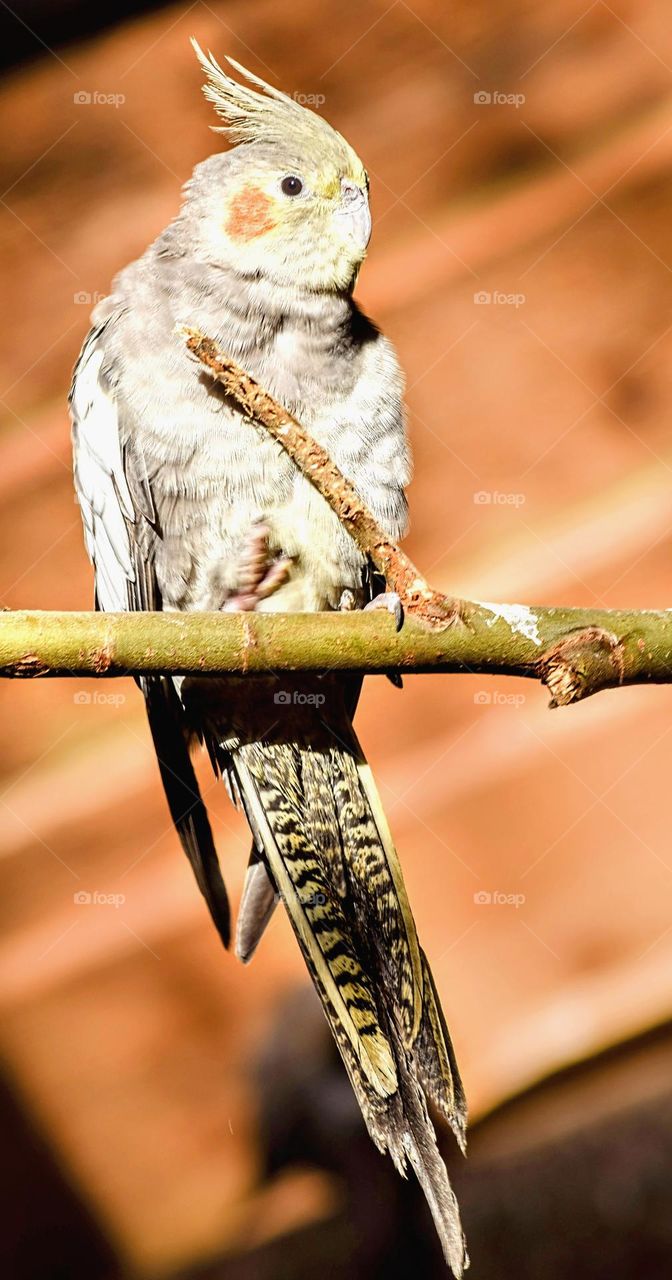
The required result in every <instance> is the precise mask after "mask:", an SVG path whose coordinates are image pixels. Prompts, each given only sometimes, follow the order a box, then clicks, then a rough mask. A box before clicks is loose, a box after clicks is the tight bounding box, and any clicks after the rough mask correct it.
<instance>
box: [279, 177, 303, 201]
mask: <svg viewBox="0 0 672 1280" xmlns="http://www.w3.org/2000/svg"><path fill="white" fill-rule="evenodd" d="M280 190H281V191H282V192H283V193H284V194H285V195H286V196H298V195H300V194H301V192H302V191H303V183H302V181H301V179H300V178H297V177H296V175H295V174H293V173H290V174H289V176H288V177H287V178H283V179H282V182H281V183H280Z"/></svg>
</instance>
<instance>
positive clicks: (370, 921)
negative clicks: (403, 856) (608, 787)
mask: <svg viewBox="0 0 672 1280" xmlns="http://www.w3.org/2000/svg"><path fill="white" fill-rule="evenodd" d="M347 737H348V743H347V745H346V743H345V742H344V743H343V745H340V744H339V745H336V746H335V745H333V744H334V738H333V736H331V735H328V736H325V740H324V741H321V742H320V743H319V744H318V743H316V742H315V741H313V742H312V743H306V744H305V745H298V744H295V743H288V742H264V743H260V742H249V741H248V742H245V743H240V742H239V743H238V744H237V745H236V746H235V748H234V749H233V752H232V767H233V771H234V772H235V775H236V778H237V782H238V786H239V790H240V793H241V798H242V801H243V805H244V807H245V811H246V813H247V816H248V820H249V822H250V825H251V827H252V829H253V832H254V835H255V839H256V842H257V846H258V848H259V849H263V856H264V858H265V860H266V863H267V864H268V869H269V872H270V876H271V877H272V880H273V882H274V884H275V885H276V886H277V889H278V892H279V893H280V895H281V896H282V898H283V900H284V903H285V906H286V908H287V911H288V914H289V918H290V921H291V923H292V926H293V928H294V931H295V933H296V936H297V939H298V941H299V945H300V947H301V950H302V952H303V955H304V958H305V961H306V964H307V967H308V969H309V972H310V974H311V977H312V979H313V982H314V984H315V986H316V988H317V991H318V994H319V996H320V999H321V1002H322V1006H323V1009H324V1012H325V1014H326V1017H327V1020H328V1022H329V1024H330V1026H331V1030H332V1033H333V1035H334V1038H335V1040H336V1043H337V1045H338V1048H339V1051H340V1053H341V1057H342V1058H343V1062H344V1064H345V1067H346V1070H347V1072H348V1075H349V1077H350V1080H351V1082H352V1086H353V1089H354V1091H355V1095H356V1097H357V1100H358V1102H359V1105H360V1108H361V1111H362V1114H363V1117H364V1120H365V1122H366V1125H367V1128H368V1130H369V1133H370V1134H371V1137H372V1138H373V1140H374V1142H375V1143H376V1145H377V1146H378V1148H379V1149H380V1150H381V1151H388V1152H389V1154H390V1155H391V1157H392V1159H393V1161H394V1163H395V1165H396V1167H397V1169H398V1170H399V1172H400V1173H402V1174H404V1175H405V1173H406V1169H407V1165H408V1163H410V1164H411V1166H412V1168H413V1170H414V1172H415V1174H416V1176H417V1178H418V1181H419V1182H420V1184H421V1186H422V1189H423V1191H424V1194H425V1197H426V1199H427V1202H428V1205H429V1208H430V1210H431V1213H432V1216H433V1218H434V1222H435V1225H436V1228H437V1231H438V1234H439V1237H440V1240H441V1243H442V1246H443V1251H444V1255H445V1257H446V1261H447V1262H448V1264H449V1265H450V1267H451V1268H452V1270H453V1273H454V1275H455V1276H456V1277H460V1276H462V1273H463V1271H464V1269H465V1268H466V1267H467V1266H468V1257H467V1254H466V1249H465V1243H464V1236H463V1233H462V1228H461V1225H460V1216H459V1210H458V1206H457V1201H456V1199H455V1195H454V1193H453V1191H452V1188H451V1186H450V1182H449V1180H448V1174H447V1172H446V1168H445V1165H444V1163H443V1160H442V1158H441V1155H440V1153H439V1150H438V1146H437V1142H436V1134H435V1132H434V1128H433V1125H432V1121H431V1119H430V1117H429V1114H428V1110H427V1100H429V1101H431V1102H432V1103H433V1104H434V1105H435V1106H436V1107H437V1108H438V1109H439V1110H440V1111H441V1113H442V1114H443V1116H444V1117H445V1118H446V1120H447V1121H448V1123H449V1124H450V1125H451V1127H452V1129H453V1131H454V1133H455V1135H456V1138H457V1140H458V1143H459V1144H460V1146H461V1147H462V1149H464V1132H465V1125H466V1111H465V1103H464V1094H463V1091H462V1085H461V1082H460V1078H459V1074H458V1071H457V1066H456V1063H455V1056H454V1052H453V1048H452V1044H451V1042H450V1037H449V1035H448V1031H447V1028H446V1024H445V1021H444V1018H443V1014H442V1012H441V1007H440V1005H439V1001H438V997H437V993H436V988H435V986H434V982H433V979H432V975H431V972H430V969H429V965H428V963H427V959H426V957H425V955H424V952H423V951H422V950H421V948H420V945H419V943H418V938H417V933H416V929H415V923H414V920H413V916H412V914H411V910H410V906H409V903H408V898H407V895H406V889H405V886H404V882H403V877H402V873H401V867H400V865H399V860H398V857H397V853H396V850H395V848H394V844H393V842H392V837H391V835H390V832H389V828H388V825H387V821H386V819H385V815H384V813H383V809H382V805H381V802H380V798H379V796H378V792H377V790H376V787H375V783H374V781H373V778H372V776H371V773H370V770H369V768H368V765H367V764H366V762H365V760H364V758H363V756H362V755H361V751H360V749H359V746H358V744H357V743H356V740H355V739H354V736H352V735H351V734H350V732H349V731H347ZM228 750H229V751H230V750H231V747H230V746H229V747H228ZM230 758H231V757H230Z"/></svg>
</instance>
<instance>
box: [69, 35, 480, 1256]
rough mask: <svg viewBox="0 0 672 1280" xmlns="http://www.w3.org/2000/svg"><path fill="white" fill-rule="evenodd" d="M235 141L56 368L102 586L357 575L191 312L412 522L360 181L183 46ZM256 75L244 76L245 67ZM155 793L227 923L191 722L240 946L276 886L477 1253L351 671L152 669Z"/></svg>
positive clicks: (261, 920)
mask: <svg viewBox="0 0 672 1280" xmlns="http://www.w3.org/2000/svg"><path fill="white" fill-rule="evenodd" d="M195 48H196V52H197V54H198V57H199V59H200V61H201V63H202V65H203V67H204V69H205V72H206V74H207V83H206V87H205V93H206V95H207V97H208V98H209V99H210V100H211V102H212V103H213V104H214V106H215V108H216V110H217V112H218V114H219V115H220V117H221V118H222V119H223V120H224V122H225V124H224V128H223V129H221V130H220V131H221V132H225V133H227V134H228V136H229V138H230V139H231V140H232V141H233V142H234V143H235V144H237V145H235V146H234V147H233V149H231V150H229V151H228V152H226V153H224V154H218V155H213V156H211V157H210V158H209V159H207V160H205V161H204V162H203V163H202V164H199V165H197V167H196V169H195V170H194V173H193V176H192V178H191V179H190V181H189V182H188V183H187V185H186V187H185V191H184V202H183V204H182V207H181V209H180V211H179V213H178V214H177V216H176V217H175V219H174V220H173V221H172V222H171V223H170V225H169V226H168V227H167V228H166V230H165V231H163V232H162V234H161V235H160V236H159V237H158V239H157V240H155V242H154V243H153V244H152V245H150V247H149V248H148V249H147V251H146V253H145V254H144V255H143V256H142V257H141V258H140V259H139V260H138V261H137V262H134V263H132V264H131V265H130V266H129V267H127V268H126V269H125V270H124V271H122V272H121V274H120V275H119V276H118V277H117V279H116V281H115V282H114V287H113V290H112V293H111V294H110V295H109V297H107V298H105V299H104V301H103V302H102V303H100V304H99V305H98V306H97V308H96V310H95V311H94V314H93V321H94V327H93V328H92V330H91V331H90V333H89V335H88V337H87V339H86V342H85V344H84V347H83V350H82V353H81V356H80V358H79V361H78V364H77V366H76V369H75V374H74V379H73V386H72V392H71V412H72V420H73V440H74V457H75V484H76V490H77V495H78V499H79V502H80V505H81V509H82V516H83V521H84V532H85V539H86V545H87V549H88V552H89V555H90V557H91V560H92V561H93V564H94V567H95V579H96V603H97V607H98V608H100V609H105V610H131V609H167V610H192V609H196V610H204V609H205V610H219V609H222V608H226V609H230V608H247V609H250V608H258V609H262V610H281V611H296V612H305V611H310V610H327V609H338V608H339V607H345V605H346V604H347V605H349V606H350V607H352V605H353V604H354V606H356V607H363V606H365V605H366V603H367V601H369V599H370V596H371V593H372V590H373V587H372V577H371V574H370V573H369V569H368V567H367V565H366V564H365V563H364V561H363V558H362V555H361V554H360V552H359V550H358V548H357V547H356V545H355V543H354V542H353V541H352V540H351V538H350V537H349V535H348V534H347V533H346V532H345V530H344V529H343V527H342V525H341V524H340V523H339V521H338V520H337V518H336V516H335V515H334V514H333V512H332V511H331V509H330V508H329V507H328V505H327V504H326V503H325V502H324V500H323V499H322V498H321V497H320V496H319V495H318V493H317V492H316V491H315V490H314V489H313V488H312V486H311V485H310V484H309V482H308V481H307V480H306V479H304V478H303V477H302V476H301V475H300V474H299V472H298V471H297V469H296V467H295V466H294V464H293V462H292V461H291V459H290V458H289V457H288V456H287V455H286V454H285V453H284V452H283V451H282V450H281V449H280V448H279V446H278V445H277V444H276V443H275V442H274V441H272V440H271V439H270V437H269V436H267V435H266V433H265V432H264V431H263V430H262V429H261V428H257V429H256V430H255V429H254V428H253V427H251V426H250V425H249V423H248V422H247V421H243V420H242V419H241V414H240V412H239V410H238V409H237V407H236V405H235V404H234V403H233V402H231V401H230V399H228V398H227V397H226V395H225V394H224V393H223V392H222V389H221V388H220V387H218V385H217V384H216V383H215V382H214V381H213V380H212V379H210V378H209V377H208V376H207V375H206V374H204V373H203V372H201V371H200V369H199V366H198V365H197V363H196V362H195V361H194V359H193V357H192V356H191V355H190V353H189V352H188V351H187V349H186V347H185V343H184V339H183V336H181V335H180V332H179V327H180V326H183V325H188V326H191V327H192V328H195V329H199V330H200V331H201V332H202V333H205V334H207V335H208V337H210V338H213V339H214V340H215V341H216V342H217V343H218V344H219V345H220V346H221V347H222V348H223V350H224V351H225V352H226V353H227V354H228V355H230V356H231V357H232V358H233V359H235V360H236V361H237V362H238V363H239V364H240V365H242V366H243V367H244V368H245V369H246V370H247V371H248V372H249V373H251V374H252V375H253V376H254V377H255V378H256V379H257V380H258V381H259V382H260V383H261V384H262V386H264V387H265V388H266V389H267V391H269V392H270V394H271V395H272V396H274V397H275V398H276V399H277V400H279V401H280V402H281V403H282V404H283V405H284V406H285V407H286V408H287V409H288V410H290V411H291V412H292V413H293V414H294V415H295V416H296V417H297V418H298V419H299V421H300V422H301V423H302V424H303V425H304V426H305V427H306V428H307V429H308V430H309V431H310V432H311V433H312V434H313V435H314V436H315V438H316V439H317V440H318V441H319V442H320V443H321V444H322V445H324V447H325V448H326V449H327V451H328V452H329V454H330V455H331V457H332V458H333V459H334V461H335V462H336V464H337V465H338V466H339V467H340V468H341V470H342V471H343V472H344V473H345V475H346V476H347V477H348V478H349V479H350V480H351V481H352V482H353V483H354V485H355V486H356V488H357V489H358V491H359V493H360V494H361V496H362V498H363V499H364V501H365V502H366V504H367V505H368V507H369V508H370V510H371V511H372V512H373V514H374V515H375V516H376V518H377V519H378V520H379V522H380V523H381V525H382V526H383V527H384V528H385V529H386V530H387V531H388V532H389V534H390V535H391V536H392V537H394V538H397V537H399V536H400V535H401V534H402V532H403V531H404V529H405V526H406V499H405V496H404V486H405V485H406V483H407V482H408V480H409V475H410V466H409V454H408V448H407V443H406V438H405V426H404V410H403V399H402V377H401V374H400V370H399V366H398V363H397V359H396V356H395V352H394V349H393V347H392V345H391V343H390V342H389V341H388V340H387V339H386V338H384V337H383V336H382V335H381V333H380V332H379V330H378V329H377V328H376V327H375V326H374V325H373V324H372V323H371V321H370V320H368V319H367V318H366V316H364V315H363V314H362V312H361V311H360V310H359V308H358V306H357V304H356V303H355V302H354V301H353V297H352V291H353V287H354V283H355V280H356V277H357V273H358V271H359V268H360V266H361V264H362V261H363V259H364V255H365V252H366V248H367V244H368V241H369V235H370V229H371V220H370V215H369V204H368V179H367V175H366V172H365V170H364V168H363V166H362V163H361V161H360V160H359V158H358V157H357V155H356V154H355V152H354V151H353V149H352V148H351V147H350V146H349V145H348V143H347V142H346V141H345V139H344V138H342V137H341V136H340V134H338V133H337V132H336V131H335V130H334V129H332V128H331V127H330V126H329V125H328V124H327V123H326V121H325V120H323V119H322V118H321V117H320V116H318V115H316V114H314V113H313V112H311V111H309V110H308V109H307V108H306V107H304V106H302V105H301V104H299V103H298V102H297V101H295V100H294V99H292V98H290V97H287V96H286V95H285V94H283V93H280V92H279V91H278V90H276V89H274V88H272V87H270V86H269V85H267V84H265V83H264V81H262V80H260V79H259V78H258V77H256V76H254V75H252V74H251V73H250V72H248V71H246V70H245V69H244V68H243V67H241V66H239V65H238V64H237V63H235V62H233V60H232V59H229V62H230V64H231V66H232V67H233V68H234V69H235V70H236V71H237V72H238V74H239V76H241V77H242V79H243V81H246V82H247V83H241V82H240V81H239V80H236V79H234V78H233V77H232V76H231V75H229V74H228V73H227V72H225V71H223V70H222V69H221V67H219V66H218V64H217V63H216V62H215V60H214V59H213V58H212V56H209V57H206V56H205V55H204V54H203V53H202V52H201V50H200V49H199V48H198V46H197V45H195ZM252 86H255V87H252ZM140 683H141V686H142V689H143V692H144V696H145V699H146V704H147V711H148V715H149V723H150V728H151V732H152V735H153V740H154V745H155V747H156V753H157V757H158V763H159V769H160V772H161V777H162V780H163V785H164V787H165V791H166V795H167V799H168V804H169V807H170V812H171V814H172V817H173V819H174V822H175V825H176V828H177V831H178V834H179V837H180V840H181V842H182V845H183V847H184V850H185V852H186V854H187V856H188V858H189V860H190V862H191V865H192V867H193V870H194V872H195V875H196V879H197V881H198V885H199V888H200V890H201V892H202V893H203V895H204V897H205V899H206V902H207V904H208V907H209V910H210V913H211V915H212V918H213V921H214V923H215V925H216V926H217V929H218V930H219V933H220V935H221V937H222V940H223V942H224V943H225V945H226V944H228V941H229V906H228V900H227V894H226V889H225V887H224V883H223V880H222V876H221V873H220V869H219V864H218V861H217V856H216V853H215V848H214V844H213V838H212V833H211V830H210V825H209V822H208V817H207V814H206V811H205V807H204V805H203V802H202V799H201V796H200V794H199V790H198V784H197V781H196V778H195V775H194V772H193V768H192V765H191V762H190V756H189V744H190V741H191V740H192V739H193V738H194V737H197V738H199V739H200V740H201V741H202V742H204V743H205V744H206V746H207V748H208V750H209V752H210V756H211V758H212V761H213V764H214V767H215V770H216V771H217V772H218V773H219V774H221V775H222V776H223V777H224V779H225V781H226V782H227V785H228V787H229V790H230V793H231V796H232V798H233V799H234V801H236V802H237V803H239V804H240V805H242V808H243V809H244V812H245V814H246V816H247V819H248V821H249V825H250V827H251V830H252V833H253V839H254V843H253V850H252V855H251V858H250V866H249V868H248V873H247V879H246V884H245V889H244V893H243V899H242V904H241V909H240V915H239V922H238V933H237V952H238V954H239V955H240V957H241V958H242V959H243V960H247V959H249V957H250V956H251V954H252V952H253V950H254V948H255V946H256V945H257V943H258V941H259V937H260V935H261V933H262V932H263V929H264V927H265V925H266V923H267V921H268V919H269V918H270V915H271V913H272V910H273V907H274V905H275V903H276V902H277V900H278V899H279V898H280V899H282V901H283V902H284V905H285V907H286V910H287V913H288V916H289V919H290V922H291V924H292V927H293V929H294V932H295V934H296V937H297V940H298V943H299V946H300V948H301V950H302V952H303V955H304V958H305V961H306V964H307V966H308V970H309V972H310V975H311V977H312V979H313V982H314V984H315V986H316V988H317V991H318V993H319V996H320V999H321V1001H322V1005H323V1008H324V1012H325V1014H326V1017H327V1020H328V1022H329V1024H330V1026H331V1030H332V1032H333V1035H334V1037H335V1039H336V1042H337V1045H338V1048H339V1050H340V1053H341V1055H342V1058H343V1061H344V1063H345V1067H346V1070H347V1072H348V1074H349V1076H350V1080H351V1082H352V1086H353V1088H354V1091H355V1094H356V1096H357V1099H358V1101H359V1104H360V1107H361V1110H362V1113H363V1116H364V1120H365V1121H366V1124H367V1127H368V1129H369V1133H370V1134H371V1137H372V1138H373V1140H374V1142H375V1143H376V1144H377V1146H378V1147H379V1148H380V1149H381V1150H382V1151H385V1150H388V1151H389V1152H390V1155H391V1156H392V1159H393V1160H394V1163H395V1165H396V1166H397V1168H398V1169H399V1171H400V1172H402V1173H404V1172H405V1169H406V1165H407V1162H408V1161H410V1163H411V1165H412V1167H413V1169H414V1170H415V1172H416V1174H417V1177H418V1179H419V1181H420V1183H421V1185H422V1187H423V1189H424V1192H425V1195H426V1197H427V1200H428V1202H429V1206H430V1209H431V1212H432V1214H433V1217H434V1221H435V1223H436V1227H437V1230H438V1233H439V1236H440V1238H441V1242H442V1245H443V1250H444V1253H445V1257H446V1260H447V1261H448V1263H449V1264H450V1266H451V1267H452V1269H453V1272H454V1274H455V1275H456V1276H460V1275H461V1274H462V1271H463V1269H464V1267H465V1266H466V1265H467V1258H466V1252H465V1246H464V1238H463V1234H462V1230H461V1227H460V1221H459V1213H458V1209H457V1203H456V1200H455V1197H454V1194H453V1192H452V1190H451V1187H450V1184H449V1181H448V1176H447V1173H446V1169H445V1166H444V1164H443V1161H442V1159H441V1156H440V1154H439V1151H438V1148H437V1144H436V1137H435V1133H434V1129H433V1127H432V1123H431V1120H430V1118H429V1115H428V1110H427V1106H428V1102H431V1103H432V1104H433V1105H434V1106H435V1107H437V1108H438V1110H439V1111H440V1112H441V1113H442V1114H443V1115H444V1117H445V1118H446V1119H447V1121H448V1123H449V1124H450V1125H451V1127H452V1129H453V1131H454V1133H455V1135H456V1137H457V1140H458V1143H459V1144H460V1146H461V1147H463V1146H464V1132H465V1124H466V1112H465V1103H464V1094H463V1091H462V1086H461V1083H460V1078H459V1074H458V1071H457V1067H456V1064H455V1058H454V1054H453V1049H452V1045H451V1042H450V1038H449V1035H448V1031H447V1029H446V1025H445V1021H444V1018H443V1014H442V1012H441V1008H440V1005H439V1001H438V997H437V993H436V989H435V987H434V983H433V980H432V975H431V973H430V970H429V965H428V963H427V960H426V957H425V955H424V952H423V951H422V949H421V947H420V945H419V942H418V937H417V933H416V928H415V923H414V921H413V916H412V914H411V910H410V907H409V904H408V899H407V896H406V890H405V887H404V882H403V878H402V873H401V868H400V865H399V860H398V857H397V853H396V850H395V848H394V845H393V843H392V837H391V835H390V831H389V828H388V825H387V822H386V819H385V816H384V813H383V810H382V806H381V803H380V800H379V797H378V793H377V791H376V788H375V784H374V782H373V779H372V776H371V773H370V770H369V768H368V765H367V764H366V762H365V760H364V757H363V754H362V751H361V748H360V746H359V743H358V741H357V739H356V737H355V734H354V730H353V728H352V716H353V713H354V710H355V706H356V703H357V698H358V695H359V688H360V684H361V681H356V680H354V679H352V678H350V677H344V676H343V675H339V674H335V673H326V674H325V675H324V676H323V677H322V678H317V677H314V676H309V675H306V674H297V675H296V676H294V677H290V676H288V675H278V674H276V673H273V672H269V673H268V675H267V676H257V675H255V676H254V677H243V676H236V677H233V676H231V677H230V676H227V677H225V678H217V679H214V678H207V677H200V678H190V679H173V678H170V677H162V678H148V679H143V680H142V681H141V682H140Z"/></svg>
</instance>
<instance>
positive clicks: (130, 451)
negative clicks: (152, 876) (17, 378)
mask: <svg viewBox="0 0 672 1280" xmlns="http://www.w3.org/2000/svg"><path fill="white" fill-rule="evenodd" d="M109 323H110V321H107V322H105V323H104V324H102V325H100V326H98V327H97V328H95V329H93V330H92V331H91V333H90V334H89V336H88V338H87V340H86V342H85V343H84V347H83V348H82V353H81V355H80V358H79V360H78V362H77V365H76V367H75V371H74V375H73V381H72V390H71V393H70V412H71V416H72V439H73V450H74V476H75V490H76V493H77V499H78V502H79V505H80V507H81V511H82V520H83V523H84V540H85V542H86V549H87V551H88V553H89V558H90V560H91V562H92V564H93V566H94V570H95V580H96V607H97V608H99V609H103V610H105V611H107V612H126V611H127V610H135V609H142V610H145V609H150V610H155V609H161V608H162V601H161V593H160V590H159V586H158V583H157V580H156V573H155V569H154V564H155V556H156V551H157V547H158V546H159V545H160V541H161V531H160V528H159V524H158V520H157V515H156V511H155V508H154V502H153V500H152V491H151V484H150V480H149V477H148V475H147V471H146V468H145V465H144V461H143V458H142V452H141V450H140V448H139V447H138V445H137V443H134V441H133V437H132V433H131V432H129V431H127V430H124V428H123V402H122V399H121V397H120V396H119V394H118V393H117V392H116V391H115V388H114V387H113V385H112V383H111V379H110V375H109V372H108V371H107V370H106V368H105V331H106V329H107V326H108V324H109ZM139 683H140V686H141V688H142V691H143V693H144V695H145V704H146V707H147V715H148V717H149V726H150V730H151V733H152V738H153V741H154V747H155V750H156V756H157V760H158V765H159V770H160V773H161V780H162V782H163V787H164V790H165V793H166V798H167V801H168V807H169V809H170V813H171V817H172V819H173V822H174V823H175V827H176V828H177V833H178V835H179V837H180V841H181V843H182V847H183V849H184V852H185V853H186V855H187V857H188V859H189V862H190V863H191V866H192V869H193V872H194V875H195V876H196V881H197V883H198V887H199V889H200V890H201V893H202V894H203V896H204V898H205V900H206V902H207V904H208V908H209V911H210V915H211V916H212V919H213V921H214V924H215V926H216V928H217V930H218V932H219V935H220V937H221V939H222V941H223V943H224V945H225V946H228V945H229V938H230V931H231V917H230V909H229V901H228V896H227V892H226V887H225V885H224V881H223V879H222V875H221V871H220V868H219V861H218V859H217V853H216V851H215V846H214V841H213V838H212V831H211V829H210V823H209V821H208V815H207V812H206V809H205V805H204V804H203V800H202V798H201V794H200V791H199V787H198V782H197V780H196V775H195V774H194V770H193V766H192V763H191V759H190V757H189V745H188V731H187V724H186V718H185V715H184V710H183V708H182V704H181V702H180V699H179V697H178V695H177V692H176V690H175V686H174V684H173V681H172V680H171V679H169V678H167V677H148V678H144V679H142V680H140V682H139Z"/></svg>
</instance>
